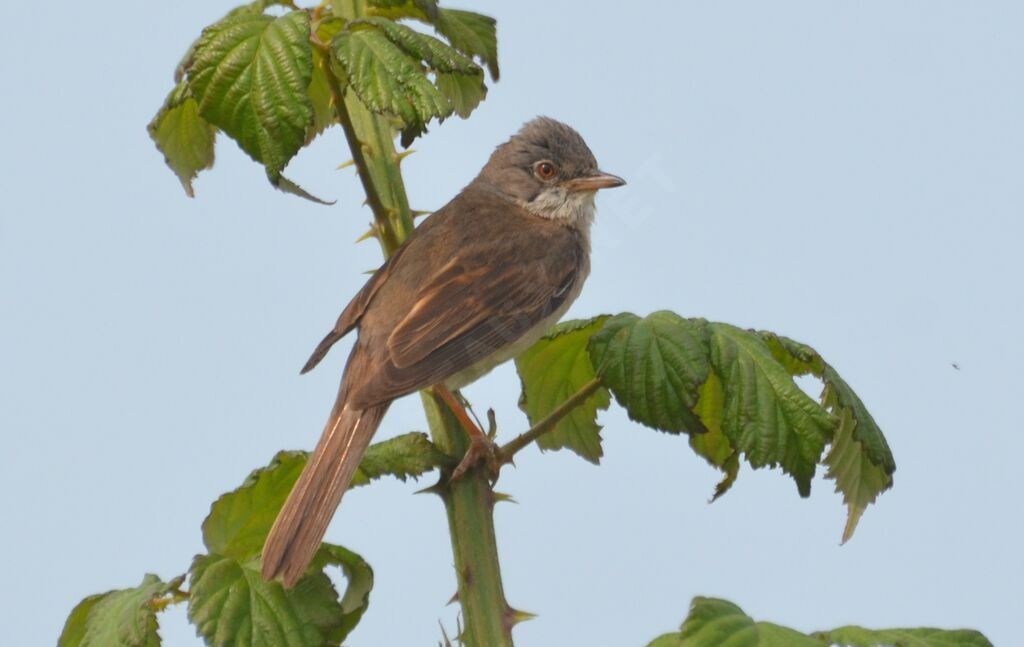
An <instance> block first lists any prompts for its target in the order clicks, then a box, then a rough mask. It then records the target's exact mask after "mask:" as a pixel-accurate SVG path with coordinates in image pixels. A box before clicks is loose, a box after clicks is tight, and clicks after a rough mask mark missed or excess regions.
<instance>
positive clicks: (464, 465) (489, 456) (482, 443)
mask: <svg viewBox="0 0 1024 647" xmlns="http://www.w3.org/2000/svg"><path fill="white" fill-rule="evenodd" d="M478 463H483V465H484V468H485V469H486V470H487V478H488V479H489V480H490V481H491V484H492V485H493V484H494V483H496V482H497V480H498V475H499V474H500V473H501V464H502V460H501V447H499V446H498V444H497V443H495V442H494V441H493V440H491V439H490V438H488V437H487V436H485V435H484V434H474V435H471V436H470V437H469V449H468V450H466V455H465V456H464V457H463V458H462V460H461V461H460V462H459V464H458V466H457V467H456V468H455V471H454V472H452V478H451V481H458V480H459V479H460V478H462V477H463V476H465V475H466V474H467V473H468V472H469V471H470V470H472V469H473V468H474V467H476V466H477V464H478Z"/></svg>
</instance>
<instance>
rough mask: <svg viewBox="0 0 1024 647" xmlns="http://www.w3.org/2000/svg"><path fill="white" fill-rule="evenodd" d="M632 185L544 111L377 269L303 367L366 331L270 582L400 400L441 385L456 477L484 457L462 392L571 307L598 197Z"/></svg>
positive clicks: (274, 531) (286, 516) (291, 575)
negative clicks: (459, 442) (456, 456)
mask: <svg viewBox="0 0 1024 647" xmlns="http://www.w3.org/2000/svg"><path fill="white" fill-rule="evenodd" d="M623 184H625V180H623V179H622V178H620V177H618V176H616V175H612V174H610V173H605V172H604V171H601V170H600V169H599V167H598V165H597V161H596V159H595V158H594V154H593V153H592V152H591V150H590V148H589V147H588V146H587V144H586V142H585V141H584V139H583V137H582V136H581V135H580V134H579V133H578V132H577V131H576V130H574V129H573V128H572V127H570V126H568V125H566V124H564V123H562V122H559V121H556V120H554V119H551V118H549V117H537V118H534V119H532V120H531V121H528V122H527V123H526V124H525V125H523V127H522V128H521V129H520V130H519V131H518V132H516V133H515V134H514V135H512V137H511V138H509V139H508V141H506V142H504V143H502V144H500V145H499V146H497V147H496V148H495V150H494V151H493V153H492V154H491V155H490V158H489V159H488V161H487V163H486V164H485V165H484V166H483V168H482V170H481V171H480V173H479V174H478V175H477V176H476V177H475V178H474V179H473V180H472V181H471V182H470V183H469V184H468V185H466V187H465V188H464V189H463V190H462V191H460V192H459V193H458V194H457V195H456V196H455V198H453V199H452V200H451V201H450V202H449V203H447V204H446V205H445V206H444V207H442V208H441V209H439V210H437V211H436V212H434V213H433V214H431V215H430V216H429V217H427V218H426V219H425V220H424V221H423V222H422V223H421V224H420V225H419V227H417V228H416V230H415V231H414V233H413V234H412V235H411V236H410V237H409V239H408V240H407V241H406V242H405V243H404V244H403V245H402V246H401V247H399V248H398V249H397V250H396V251H395V253H394V254H392V255H391V257H390V258H389V259H388V260H387V261H385V263H384V264H383V265H382V266H381V267H380V268H379V269H378V270H377V271H376V272H375V273H374V274H373V275H372V276H371V277H370V278H369V280H368V281H367V282H366V284H365V285H364V286H363V288H362V289H361V290H359V292H358V293H357V294H356V295H355V297H354V298H353V299H352V300H351V302H350V303H349V304H348V305H347V306H346V307H345V308H344V310H343V311H342V313H341V315H340V316H339V317H338V320H337V323H336V324H335V326H334V328H333V329H332V330H331V331H330V332H329V333H327V335H326V336H325V337H324V339H323V341H321V342H320V344H319V345H317V347H316V349H315V350H314V351H313V354H312V355H311V357H310V358H309V361H308V362H306V365H305V366H304V367H303V368H302V373H307V372H308V371H310V370H312V369H313V368H314V367H315V366H316V365H317V364H318V363H319V362H320V361H321V360H322V359H323V358H324V356H325V355H326V354H327V352H328V351H329V350H330V348H331V347H332V346H333V345H334V344H335V343H336V342H337V341H338V340H340V339H341V338H342V337H344V336H345V335H346V334H347V333H349V332H351V331H352V330H353V329H358V335H357V338H356V341H355V343H354V345H353V348H352V350H351V353H350V354H349V357H348V362H347V364H346V367H345V371H344V374H343V376H342V379H341V385H340V386H339V389H338V395H337V398H336V400H335V404H334V407H333V408H332V410H331V413H330V416H329V417H328V419H327V423H326V425H325V427H324V430H323V433H322V435H321V437H320V440H319V442H318V444H317V446H316V449H315V450H314V451H313V453H312V455H311V456H310V458H309V460H308V462H307V463H306V465H305V467H304V469H303V471H302V473H301V475H300V476H299V478H298V480H297V481H296V483H295V485H294V486H293V488H292V490H291V492H290V494H289V495H288V498H287V499H286V501H285V503H284V506H283V507H282V508H281V511H280V512H279V514H278V516H277V518H276V520H275V521H274V524H273V526H272V528H271V530H270V532H269V534H268V535H267V539H266V542H265V544H264V547H263V551H262V568H261V573H262V576H263V578H264V579H265V580H267V581H272V580H275V579H280V580H281V582H282V583H283V584H284V586H285V587H287V588H291V587H292V586H294V585H295V584H296V583H297V582H298V581H299V579H301V577H302V575H303V574H304V572H305V571H306V568H307V567H308V565H309V563H310V562H311V561H312V559H313V556H314V554H315V553H316V551H317V549H318V548H319V546H320V542H321V541H322V539H323V536H324V534H325V533H326V531H327V526H328V524H329V523H330V521H331V518H332V517H333V516H334V514H335V511H336V509H337V508H338V506H339V504H340V502H341V498H342V495H343V494H344V493H345V491H346V490H347V489H348V487H349V485H350V484H351V481H352V478H353V476H354V475H355V472H356V469H357V468H358V466H359V462H360V460H361V459H362V456H363V454H364V452H365V451H366V448H367V447H368V446H369V443H370V440H371V438H372V437H373V435H374V432H375V431H376V430H377V427H378V426H379V425H380V423H381V420H382V418H383V417H384V414H385V412H386V411H387V410H388V406H389V405H390V404H391V402H392V401H394V400H395V399H397V398H400V397H402V396H404V395H407V394H410V393H413V392H415V391H419V390H421V389H426V388H434V389H435V393H437V394H438V395H439V396H440V397H441V398H442V399H443V401H444V402H445V403H446V404H447V405H448V406H449V408H451V409H452V412H453V413H455V414H456V415H457V416H458V418H459V420H460V421H461V422H462V424H463V426H465V427H466V430H467V432H468V433H469V434H470V436H471V445H470V451H469V452H468V453H467V456H466V459H464V460H463V462H462V463H461V464H460V466H459V468H458V469H457V470H456V473H455V474H454V475H453V478H456V477H457V476H458V475H459V474H460V473H461V472H463V471H464V470H465V469H466V467H467V465H469V464H471V463H472V462H473V461H474V460H476V459H477V458H478V456H477V454H479V452H476V451H474V450H478V449H480V448H481V447H482V446H483V445H484V444H486V443H489V442H490V441H489V440H488V439H486V437H485V436H484V435H483V434H482V433H481V432H480V430H479V429H477V428H476V426H475V425H474V424H473V423H472V422H471V421H470V420H469V418H468V416H467V415H466V412H465V409H464V408H463V407H462V406H461V404H460V403H459V401H458V399H457V398H456V397H455V396H454V395H453V394H452V392H453V391H457V390H458V389H459V388H460V387H462V386H465V385H466V384H469V383H470V382H472V381H474V380H476V379H477V378H479V377H481V376H483V375H484V374H486V373H487V372H489V371H490V370H491V369H493V368H494V367H495V366H497V365H499V364H501V363H502V362H505V361H507V360H509V359H512V358H513V357H515V356H516V355H518V354H519V353H521V352H522V351H524V350H526V349H527V348H528V347H529V346H531V345H532V344H533V343H534V342H536V341H537V340H538V339H540V338H541V337H542V336H543V335H544V334H545V333H547V332H548V331H549V330H550V329H551V328H552V327H553V326H554V324H556V323H557V322H558V320H559V319H560V318H561V317H562V315H563V314H565V312H566V310H568V308H569V306H570V305H571V304H572V303H573V301H574V300H575V299H576V298H577V297H578V296H579V294H580V290H581V289H582V287H583V283H584V281H585V280H586V278H587V275H588V274H589V272H590V229H591V223H592V222H593V220H594V213H595V200H594V198H595V195H596V193H597V191H598V190H600V189H605V188H613V187H618V186H622V185H623Z"/></svg>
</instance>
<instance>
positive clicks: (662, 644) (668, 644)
mask: <svg viewBox="0 0 1024 647" xmlns="http://www.w3.org/2000/svg"><path fill="white" fill-rule="evenodd" d="M647 647H683V639H682V638H681V637H680V636H679V633H678V632H676V633H672V634H662V635H660V636H658V637H657V638H655V639H654V640H652V641H651V642H649V643H647Z"/></svg>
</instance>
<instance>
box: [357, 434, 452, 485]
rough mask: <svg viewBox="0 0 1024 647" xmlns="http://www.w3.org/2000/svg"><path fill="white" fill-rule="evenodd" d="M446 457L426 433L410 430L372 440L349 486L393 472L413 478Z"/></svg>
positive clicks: (402, 477)
mask: <svg viewBox="0 0 1024 647" xmlns="http://www.w3.org/2000/svg"><path fill="white" fill-rule="evenodd" d="M446 460H448V457H447V456H445V454H444V453H442V452H441V450H439V449H438V448H437V447H435V446H434V443H432V442H430V439H429V438H428V437H427V435H426V434H424V433H421V432H410V433H407V434H403V435H401V436H396V437H394V438H390V439H388V440H384V441H381V442H379V443H374V444H373V445H370V447H369V448H368V449H367V450H366V453H365V454H364V455H363V460H362V461H360V463H359V469H358V470H356V475H355V477H354V478H353V479H352V485H351V487H356V486H359V485H365V484H367V483H369V482H370V481H371V480H373V479H377V478H380V477H382V476H394V477H396V478H398V479H400V480H402V481H404V480H406V479H407V478H408V477H410V476H411V477H413V478H416V477H418V476H422V475H423V474H426V473H427V472H429V471H431V470H433V469H435V468H437V467H438V466H440V465H441V464H443V463H444V462H445V461H446Z"/></svg>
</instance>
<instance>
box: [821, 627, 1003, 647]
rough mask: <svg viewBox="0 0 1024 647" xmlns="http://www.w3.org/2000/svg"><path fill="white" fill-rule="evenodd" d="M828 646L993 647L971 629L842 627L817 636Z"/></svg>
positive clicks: (986, 639)
mask: <svg viewBox="0 0 1024 647" xmlns="http://www.w3.org/2000/svg"><path fill="white" fill-rule="evenodd" d="M814 637H815V638H818V639H819V640H821V641H822V642H823V643H825V644H829V645H833V644H835V645H843V646H844V647H882V646H883V645H884V646H886V647H888V646H889V645H894V646H896V647H992V643H991V642H990V641H989V640H988V638H986V637H985V636H983V635H982V634H981V633H980V632H977V631H972V630H969V629H952V630H951V629H933V628H930V627H929V628H920V629H883V630H881V631H873V630H871V629H864V628H862V627H840V628H839V629H833V630H832V631H825V632H819V633H816V634H814Z"/></svg>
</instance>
